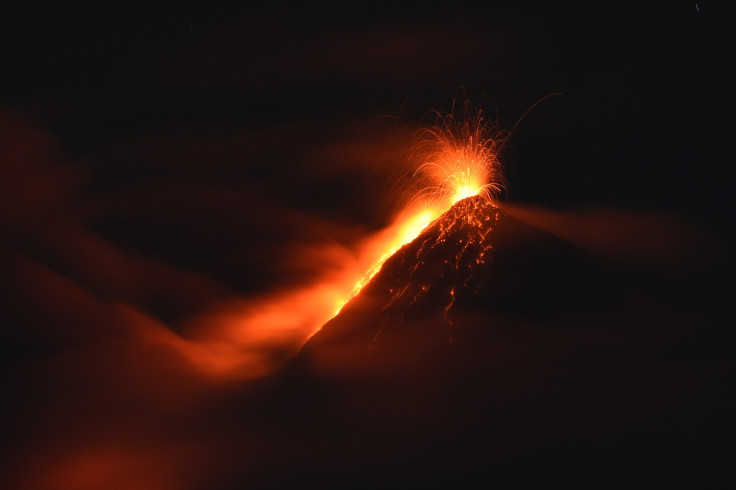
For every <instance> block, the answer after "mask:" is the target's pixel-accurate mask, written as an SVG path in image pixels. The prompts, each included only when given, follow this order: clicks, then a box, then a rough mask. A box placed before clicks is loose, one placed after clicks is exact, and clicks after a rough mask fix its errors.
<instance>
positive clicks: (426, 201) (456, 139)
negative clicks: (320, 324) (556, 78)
mask: <svg viewBox="0 0 736 490" xmlns="http://www.w3.org/2000/svg"><path fill="white" fill-rule="evenodd" d="M455 114H456V111H455V107H454V105H453V108H452V110H451V111H450V112H449V113H448V114H444V115H443V114H440V113H435V117H436V123H435V124H434V125H433V126H432V127H430V128H426V129H423V130H421V131H420V132H419V133H418V134H417V143H416V144H415V145H414V150H413V151H412V154H411V160H414V161H416V162H418V166H417V169H416V171H415V172H414V173H413V175H412V182H411V185H412V186H414V187H415V188H416V189H417V190H416V191H415V193H414V197H413V198H412V200H411V201H410V203H409V206H408V207H407V211H405V212H404V214H403V216H404V219H403V220H401V224H400V225H399V227H398V233H396V234H395V235H394V237H393V238H392V239H390V240H389V241H388V242H387V243H386V244H385V248H384V251H383V252H382V253H381V254H380V255H379V257H378V259H377V260H375V261H374V263H373V265H372V266H371V267H370V268H369V269H368V271H367V272H366V273H365V274H364V275H363V276H362V277H361V278H360V280H358V281H357V283H356V284H355V286H354V287H353V289H352V291H351V292H350V294H349V295H348V296H347V297H346V298H345V299H344V300H342V301H341V302H340V303H339V305H338V307H337V309H336V312H335V315H337V314H338V313H339V312H340V311H341V310H342V308H343V307H344V306H345V304H346V303H347V302H348V301H350V300H351V299H352V298H353V297H355V296H356V295H357V294H358V293H359V292H360V291H361V290H362V289H363V288H364V287H365V286H366V285H367V284H368V283H369V282H370V281H371V279H372V278H373V277H374V276H375V275H376V274H377V273H378V272H379V271H380V270H381V267H382V266H383V264H384V262H385V261H386V260H387V259H388V258H389V257H391V256H392V255H393V254H394V253H396V251H398V250H399V249H400V248H401V247H403V246H404V245H406V244H407V243H410V242H411V241H413V240H414V239H415V238H417V237H418V236H419V234H420V233H421V232H422V231H423V230H424V229H425V228H427V226H428V225H429V224H430V223H431V222H432V221H434V220H435V219H437V218H438V217H439V216H441V215H442V214H444V213H445V212H447V211H448V210H449V209H450V208H451V207H452V206H453V205H454V204H455V203H457V202H458V201H460V200H462V199H465V198H468V197H471V196H476V195H480V196H482V197H483V198H485V199H486V200H487V201H488V202H489V203H493V202H494V201H495V198H496V196H497V195H498V193H499V192H500V191H501V190H502V189H503V186H504V180H503V174H502V172H501V162H500V159H499V153H500V151H501V149H502V148H503V145H504V144H505V142H506V140H507V139H508V133H505V132H502V131H500V130H499V129H498V128H497V127H496V126H495V125H493V124H491V123H490V122H489V121H487V120H486V119H485V117H484V115H483V112H482V111H480V110H478V111H471V109H470V107H469V103H468V102H467V101H466V103H465V104H464V106H463V110H462V111H461V113H460V115H459V116H458V117H456V116H455Z"/></svg>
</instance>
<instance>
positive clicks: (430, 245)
mask: <svg viewBox="0 0 736 490" xmlns="http://www.w3.org/2000/svg"><path fill="white" fill-rule="evenodd" d="M602 267H603V265H602V264H601V263H599V262H598V261H596V260H595V259H594V258H593V257H591V256H589V255H587V254H586V253H584V252H583V251H581V250H580V249H578V248H576V247H574V246H573V245H570V244H569V243H567V242H564V241H562V240H561V239H559V238H556V237H554V236H552V235H550V234H549V233H546V232H544V231H541V230H539V229H537V228H535V227H533V226H530V225H527V224H525V223H523V222H521V221H518V220H516V219H514V218H512V217H511V216H509V215H508V214H507V213H506V212H505V211H503V210H501V209H500V208H498V207H495V206H494V205H492V204H491V203H489V202H488V201H487V200H485V199H484V198H482V197H480V196H473V197H469V198H466V199H463V200H462V201H459V202H458V203H456V204H455V205H454V206H453V207H452V208H451V209H450V210H448V211H447V212H446V213H445V214H443V215H442V216H441V217H439V218H438V219H437V220H435V221H434V222H433V223H431V224H430V226H428V227H427V228H426V229H425V230H424V231H423V232H422V233H421V234H420V235H419V236H418V237H417V238H416V239H415V240H414V241H413V242H411V243H409V244H407V245H406V246H404V247H402V248H401V249H400V250H399V251H397V252H396V253H395V254H394V255H393V256H392V257H391V258H389V259H388V260H387V261H386V263H385V264H384V266H383V268H382V269H381V271H380V272H379V273H378V274H377V275H376V276H375V277H374V278H373V280H372V281H371V282H370V283H369V284H368V285H366V287H365V288H364V289H363V290H362V291H361V292H360V294H359V295H358V296H357V297H355V298H354V299H353V300H352V301H350V302H349V303H348V304H347V305H346V306H345V307H344V308H343V310H342V311H341V312H340V314H339V315H337V316H336V317H335V318H333V319H332V320H330V321H329V322H328V323H327V324H326V325H324V327H323V328H322V329H321V331H320V332H318V333H317V334H316V335H314V336H313V338H312V339H310V341H309V342H308V343H307V345H306V346H305V347H304V349H303V354H302V355H303V356H308V355H311V353H312V352H313V351H317V350H320V349H329V348H330V346H336V345H338V344H339V345H341V348H342V349H345V348H346V347H347V346H348V345H351V346H352V348H354V349H355V350H356V351H357V352H361V351H363V352H364V353H366V354H367V353H368V352H370V351H377V350H379V351H380V350H381V348H382V347H381V346H383V345H385V344H390V343H391V342H392V340H391V339H392V338H394V337H396V336H401V335H402V334H409V335H411V336H412V337H411V338H412V339H413V341H416V342H421V341H422V339H428V338H430V337H431V338H432V339H433V340H432V341H434V342H439V343H447V342H452V341H453V338H454V337H455V336H456V335H457V334H458V333H459V331H462V329H463V328H465V327H464V325H463V322H462V320H460V321H458V319H457V318H456V316H457V315H456V312H462V313H467V312H469V311H472V312H476V313H478V312H483V311H485V312H496V313H501V312H506V313H512V312H520V313H523V315H524V316H527V317H540V316H544V315H550V314H552V313H553V311H559V310H561V309H565V308H567V309H570V308H575V309H580V308H588V307H591V306H596V307H601V306H603V304H604V303H611V302H613V301H615V300H616V298H617V294H616V288H615V287H614V285H613V282H612V281H611V279H610V278H606V279H605V280H601V277H602V276H601V268H602ZM413 329H416V331H413ZM351 355H355V353H354V354H351Z"/></svg>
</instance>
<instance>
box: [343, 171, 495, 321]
mask: <svg viewBox="0 0 736 490" xmlns="http://www.w3.org/2000/svg"><path fill="white" fill-rule="evenodd" d="M480 192H481V187H475V188H471V187H468V186H467V185H466V186H463V187H461V188H458V190H457V192H455V193H454V194H453V197H452V199H451V200H448V201H447V202H446V203H445V205H444V206H440V205H439V204H440V203H438V202H434V203H425V205H424V206H421V209H420V210H419V211H417V212H415V213H412V215H411V216H410V217H409V218H407V219H406V220H405V222H404V223H403V224H402V225H401V226H400V228H399V232H398V234H397V235H396V237H395V238H394V239H393V240H391V241H390V242H389V243H388V244H386V249H387V250H386V252H384V253H383V254H382V255H381V256H380V257H379V258H378V259H377V260H376V261H375V262H374V263H373V265H372V266H371V267H370V268H369V269H368V270H367V271H366V273H365V274H364V275H363V277H361V278H360V280H358V282H356V283H355V286H354V287H353V289H352V291H350V294H349V295H348V296H347V297H346V298H345V299H344V300H342V301H340V302H339V304H338V305H337V308H336V310H335V314H334V315H333V317H334V316H336V315H337V314H338V313H340V311H341V310H342V308H343V307H344V306H345V305H346V304H347V303H348V302H349V301H350V300H351V299H353V298H354V297H355V296H357V294H358V293H360V291H361V290H362V289H363V288H364V287H365V286H366V284H368V283H369V282H370V281H371V279H373V277H374V276H375V275H376V274H378V272H379V271H380V270H381V267H383V263H384V262H386V260H388V259H389V258H390V257H391V256H392V255H393V254H395V253H396V252H397V251H398V250H399V249H400V248H401V247H403V246H404V245H406V244H407V243H411V242H412V241H414V239H415V238H416V237H418V236H419V235H420V234H421V233H422V231H423V230H424V229H425V228H426V227H427V226H429V224H430V223H431V222H432V221H434V220H435V219H437V218H438V217H440V216H441V215H442V214H443V213H445V212H446V211H447V210H448V209H450V207H452V205H453V204H455V203H456V202H458V201H460V200H461V199H465V198H466V197H470V196H474V195H476V194H479V193H480Z"/></svg>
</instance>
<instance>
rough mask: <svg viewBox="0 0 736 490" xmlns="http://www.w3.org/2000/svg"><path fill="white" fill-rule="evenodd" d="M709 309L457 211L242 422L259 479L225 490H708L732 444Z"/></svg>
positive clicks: (374, 284)
mask: <svg viewBox="0 0 736 490" xmlns="http://www.w3.org/2000/svg"><path fill="white" fill-rule="evenodd" d="M718 291H723V288H722V287H721V286H720V285H718V283H717V281H715V280H713V279H710V280H706V279H703V278H702V277H701V278H699V279H697V280H695V279H693V278H682V277H680V278H674V279H673V277H670V276H668V277H663V276H661V275H657V274H654V273H652V272H651V271H645V270H640V269H637V268H628V269H626V268H623V269H622V268H621V267H619V266H618V265H616V266H614V265H613V264H611V263H609V262H606V261H604V260H602V259H599V258H597V257H596V256H594V255H593V254H590V253H588V252H585V251H583V250H582V249H580V248H577V247H576V246H573V245H571V244H569V243H567V242H565V241H563V240H562V239H559V238H556V237H554V236H552V235H550V234H548V233H546V232H543V231H541V230H540V229H537V228H535V227H532V226H530V225H528V224H525V223H523V222H521V221H518V220H516V219H514V218H513V217H511V216H510V215H509V214H507V213H506V212H504V211H503V210H501V209H499V208H496V207H494V206H492V205H490V204H489V203H487V202H486V201H484V200H482V199H481V198H479V197H471V198H467V199H465V200H463V201H460V202H458V203H457V204H456V205H455V206H454V207H453V208H452V209H450V210H449V211H448V212H447V213H446V214H445V215H443V216H441V217H440V218H439V219H437V220H436V221H435V222H433V223H432V224H431V225H430V226H429V227H428V228H427V229H425V230H424V231H423V232H422V234H421V235H420V236H419V237H418V238H416V239H415V240H414V241H413V242H412V243H410V244H407V245H406V246H404V247H403V248H402V249H400V250H399V251H398V252H397V253H396V254H395V255H394V256H392V257H391V258H390V259H389V260H388V261H387V262H386V263H385V264H384V266H383V268H382V270H381V271H380V272H379V273H378V274H377V275H376V276H375V277H374V278H373V280H372V281H371V282H370V283H369V284H368V285H367V286H366V287H365V288H364V289H363V290H362V291H361V292H360V294H358V295H357V296H356V297H354V298H353V299H352V300H351V301H350V302H349V303H348V304H347V305H346V306H345V307H344V308H343V310H342V311H341V312H340V313H339V314H338V315H337V316H336V317H335V318H333V319H332V320H330V321H329V322H328V323H327V324H325V325H324V327H323V328H322V329H321V331H319V332H318V333H317V334H316V335H314V336H313V337H312V338H311V339H310V340H309V341H308V342H307V343H306V345H305V346H304V348H303V349H302V351H301V353H300V355H299V356H298V358H296V359H295V361H294V362H293V363H292V364H291V365H290V366H289V367H288V368H287V369H286V370H285V372H284V373H282V375H281V376H279V377H278V378H277V379H276V380H272V384H271V385H270V387H269V388H268V389H266V393H265V394H264V396H262V397H261V398H260V401H259V402H258V403H256V404H255V405H251V407H253V406H255V407H256V408H255V409H254V411H253V412H251V413H250V414H249V415H248V422H246V424H247V425H248V426H249V427H250V426H257V427H259V431H260V432H261V433H262V434H264V436H263V441H261V442H260V443H259V446H258V447H259V448H261V449H259V451H261V452H260V454H261V456H260V460H259V461H260V463H257V464H256V465H255V466H254V467H250V468H249V469H248V470H247V478H243V480H242V481H239V482H238V483H237V484H236V485H234V486H233V488H237V485H238V484H240V483H243V482H245V481H247V482H249V483H251V484H256V485H266V486H287V487H288V486H294V485H299V484H302V483H304V482H309V483H310V485H319V486H320V487H322V488H328V487H329V488H348V487H349V488H356V487H375V486H378V487H402V486H404V487H405V486H407V485H408V486H412V487H416V486H418V485H420V486H425V487H437V486H442V487H445V488H447V487H448V486H449V487H457V486H458V485H460V486H475V485H476V484H483V485H491V486H501V487H508V486H510V487H514V488H517V487H528V486H533V487H536V486H543V485H544V486H549V485H554V486H565V487H570V486H575V487H586V488H620V487H621V486H624V485H626V486H627V487H631V486H633V487H651V486H663V485H664V486H672V487H674V488H682V487H683V486H684V487H688V486H694V487H711V486H716V487H717V486H719V485H720V484H721V483H723V482H724V481H725V479H726V478H727V472H728V471H729V470H728V468H729V467H730V463H729V461H728V458H727V457H726V455H727V454H728V451H727V448H728V445H729V444H730V443H729V442H728V441H729V440H731V439H730V437H731V435H732V434H733V423H732V422H731V417H730V415H729V414H730V413H731V410H732V409H733V406H732V405H730V404H729V403H728V402H726V401H725V393H727V392H728V391H729V390H730V388H729V384H728V382H727V375H726V373H727V372H729V373H730V372H732V371H733V366H732V362H731V361H730V353H729V349H730V347H728V346H729V345H731V344H730V337H729V335H730V327H729V326H728V325H729V322H728V321H727V320H728V315H727V312H725V311H722V310H719V309H718V308H715V307H714V305H715V304H718V301H719V300H715V299H713V298H716V297H718V294H719V293H718ZM720 294H721V297H723V293H722V292H721V293H720ZM274 434H275V435H274ZM274 441H278V443H277V444H276V443H275V442H274ZM251 442H252V441H251ZM264 448H268V449H264ZM246 449H248V448H244V451H245V450H246Z"/></svg>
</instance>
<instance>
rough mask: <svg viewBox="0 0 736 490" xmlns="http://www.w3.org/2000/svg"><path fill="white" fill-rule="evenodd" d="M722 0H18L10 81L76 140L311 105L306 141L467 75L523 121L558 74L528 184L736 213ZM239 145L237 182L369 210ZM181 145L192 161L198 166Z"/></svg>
mask: <svg viewBox="0 0 736 490" xmlns="http://www.w3.org/2000/svg"><path fill="white" fill-rule="evenodd" d="M726 17H727V16H726V15H725V13H724V12H723V11H722V5H721V4H720V3H717V2H701V3H696V2H646V3H642V4H638V5H618V4H606V3H603V4H598V3H596V5H595V6H590V5H589V6H584V7H581V6H578V5H573V4H570V3H566V2H556V3H553V4H534V3H529V2H522V3H521V4H517V5H511V3H510V2H488V3H486V4H485V6H484V7H470V6H463V5H460V4H458V5H455V4H453V5H449V4H448V5H442V6H434V5H417V4H410V5H406V4H397V5H393V4H382V3H370V4H363V5H360V6H352V5H351V6H347V5H342V4H341V3H339V2H335V3H334V4H321V5H310V6H298V7H294V6H290V5H285V4H281V3H278V2H276V3H274V4H272V5H269V6H260V7H254V6H249V5H245V4H242V3H239V2H232V3H228V2H212V3H209V2H208V3H206V4H194V3H187V2H182V3H181V4H177V5H170V4H167V5H164V4H155V3H154V4H153V5H148V4H146V5H144V6H141V5H134V4H118V5H117V6H115V7H112V6H109V5H106V4H97V3H92V2H90V3H84V2H82V3H77V2H73V3H72V4H68V5H61V4H55V3H43V2H41V3H36V2H25V3H23V5H22V6H5V7H3V12H2V22H3V40H2V44H3V46H4V53H3V81H2V83H3V90H2V101H3V105H5V106H9V107H14V108H18V109H19V110H20V111H22V112H24V113H26V114H30V115H31V116H32V117H33V118H34V119H35V120H36V121H37V122H38V124H39V125H40V126H42V127H44V128H46V129H48V130H50V131H52V132H53V133H54V134H55V135H56V136H57V137H58V138H59V140H60V143H61V145H62V147H63V148H64V151H65V152H66V153H67V154H68V155H70V156H72V157H74V158H77V157H80V156H84V155H89V154H93V153H95V152H98V151H99V150H100V149H101V148H104V147H106V146H108V145H111V144H113V143H114V142H120V141H121V140H125V139H126V138H130V137H131V136H134V135H141V134H147V133H148V134H150V133H151V132H154V133H155V132H156V131H160V130H161V129H162V128H170V129H171V130H172V131H177V129H176V128H181V127H187V126H189V127H191V126H193V125H197V126H199V127H203V128H206V130H207V131H210V132H213V133H217V131H218V130H222V131H231V130H232V129H233V128H238V129H247V130H250V131H256V130H258V129H262V128H272V127H281V126H283V125H288V124H305V125H307V126H309V130H308V132H307V134H305V135H303V137H302V140H301V141H300V140H299V139H289V140H288V141H284V145H283V146H289V147H291V148H290V149H289V150H288V151H290V152H292V153H302V154H303V153H306V152H307V151H308V150H309V148H310V147H314V146H317V145H320V144H324V143H325V142H327V141H331V140H335V139H338V138H341V137H345V130H344V128H345V127H346V125H350V124H352V125H359V124H361V123H364V122H366V121H369V120H370V119H371V118H374V117H376V116H380V115H397V114H398V115H399V116H400V118H401V119H402V120H403V121H406V122H408V123H416V122H417V121H418V120H419V119H420V118H421V117H422V116H423V115H424V114H425V113H426V111H427V110H428V109H431V108H436V107H445V108H446V107H447V106H449V104H450V102H451V100H452V98H453V97H454V96H455V95H457V90H458V88H459V87H464V88H465V89H466V90H467V91H468V92H469V94H470V98H471V100H473V101H474V102H475V103H476V104H477V105H483V106H485V109H486V110H487V111H489V112H490V113H491V115H493V114H494V113H495V112H496V111H497V113H498V115H499V118H500V123H501V126H502V127H503V128H505V129H509V128H510V127H511V126H512V125H513V123H514V122H515V121H516V119H517V118H518V117H519V116H520V115H521V114H522V113H523V111H524V110H525V109H526V108H528V107H529V106H530V105H531V104H532V103H533V102H535V101H536V100H537V99H539V98H541V97H542V96H544V95H547V94H550V93H555V92H562V94H563V96H560V97H557V98H553V99H551V100H549V101H547V102H545V103H544V104H542V105H541V106H540V107H538V108H537V109H535V110H534V111H533V112H532V113H531V114H530V115H529V116H528V118H527V119H526V120H525V121H524V123H523V124H521V126H520V127H519V129H518V131H517V132H516V136H515V137H514V139H513V141H512V146H513V149H512V150H511V151H510V153H509V160H510V162H511V163H510V168H509V169H508V178H509V180H510V184H511V186H510V188H511V192H512V196H513V198H514V199H516V200H519V201H526V202H530V201H531V202H538V203H543V204H549V205H552V206H574V205H579V204H584V205H589V204H611V205H617V206H624V207H630V208H645V209H665V210H671V211H675V212H678V213H684V214H686V215H688V216H690V217H692V218H693V219H695V220H697V221H698V222H699V223H702V224H703V225H704V226H707V227H713V228H715V229H717V230H720V231H723V232H727V231H728V230H730V229H731V228H732V225H733V221H732V218H731V216H732V213H731V212H730V208H731V206H730V204H731V203H732V201H731V194H732V193H731V183H730V180H729V179H728V178H726V173H725V172H724V164H726V163H727V161H726V160H727V155H728V152H727V148H726V145H727V140H728V138H727V134H728V131H729V128H730V122H731V114H730V111H729V110H728V109H727V107H729V94H728V91H729V90H730V87H731V83H730V80H731V78H730V77H729V76H728V75H727V73H728V72H729V71H730V70H729V62H728V61H729V59H730V56H729V54H730V53H731V49H730V43H729V41H730V36H729V34H728V32H729V29H728V26H727V24H726ZM483 94H485V98H483ZM181 137H182V138H184V137H185V136H181ZM285 137H286V138H285V139H287V138H291V137H292V135H291V134H286V135H285ZM233 145H234V147H231V148H222V150H221V151H222V152H225V153H228V155H227V157H229V158H231V159H235V158H240V159H241V160H242V161H243V162H244V163H243V164H242V165H241V166H240V168H239V169H237V170H231V172H232V173H233V174H235V175H232V174H231V175H228V176H227V177H228V178H232V179H235V180H234V181H231V182H232V184H233V185H240V184H242V185H245V186H248V185H249V183H250V182H252V181H253V180H258V179H259V178H268V177H267V174H269V173H270V172H273V173H277V174H278V175H279V178H280V179H284V180H285V181H286V183H287V184H286V185H287V187H288V190H289V191H291V192H285V193H284V194H286V195H285V196H283V197H284V198H285V199H287V200H290V201H293V202H294V204H295V205H298V206H305V207H317V208H325V207H331V206H335V205H336V203H340V206H343V207H346V208H347V209H346V212H347V213H349V214H350V215H351V216H354V217H356V218H357V219H363V220H365V219H370V218H369V217H368V216H367V215H368V214H370V211H366V210H365V209H364V208H365V206H366V205H365V204H361V203H354V202H352V203H351V202H350V201H356V200H360V199H361V197H360V196H358V197H357V198H356V197H355V196H354V194H353V193H351V192H350V191H349V190H347V189H346V190H343V191H334V192H337V193H339V194H340V195H337V196H336V195H330V194H328V195H326V196H325V195H324V193H321V192H308V191H303V190H296V191H295V192H294V189H292V188H291V187H290V186H293V184H291V183H290V182H289V176H288V175H284V172H281V173H279V171H278V170H274V169H273V168H272V167H275V166H277V165H279V164H277V163H273V162H263V163H262V164H261V165H257V164H254V163H253V162H249V161H247V159H248V157H250V158H251V159H253V160H254V159H256V158H258V159H260V158H261V157H262V155H258V156H257V157H256V158H253V156H252V155H243V154H242V153H245V151H244V148H243V147H242V146H241V147H238V146H237V145H236V144H233ZM279 146H282V145H279ZM239 152H240V153H241V154H238V153H239ZM236 154H238V155H237V157H236ZM290 155H291V153H290ZM218 156H219V155H218ZM215 158H217V156H216V157H215ZM273 158H277V156H275V155H274V156H273ZM259 163H260V162H259ZM178 165H179V167H178V168H177V173H186V172H193V173H194V172H198V171H199V169H197V168H193V167H190V166H189V164H188V163H187V162H179V163H178ZM281 165H284V164H281ZM151 172H152V173H155V172H157V170H155V169H151V168H150V167H149V168H145V169H144V168H139V167H138V163H137V162H132V161H130V160H126V158H125V157H124V156H122V155H119V156H118V157H117V159H116V160H115V161H107V162H105V163H104V164H103V163H99V164H96V166H95V168H94V175H93V177H91V178H90V180H89V181H88V182H87V184H86V186H87V188H88V189H89V190H90V192H95V191H97V190H99V189H101V188H104V187H106V186H115V185H117V186H121V185H125V184H132V183H134V182H137V181H140V180H143V179H152V178H166V177H167V176H168V175H164V171H163V170H161V171H160V173H159V175H156V176H155V177H154V176H151V175H149V173H151ZM218 177H221V176H218ZM344 177H345V178H346V183H347V184H349V183H352V182H351V181H350V180H347V179H353V180H354V179H356V178H357V177H356V176H354V175H346V176H344ZM309 184H313V183H311V182H310V183H309ZM316 185H320V184H319V183H317V184H316ZM345 187H346V188H349V186H347V185H346V186H345ZM323 196H324V197H323ZM345 197H348V199H345ZM361 213H362V214H361ZM373 214H375V211H374V212H373Z"/></svg>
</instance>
